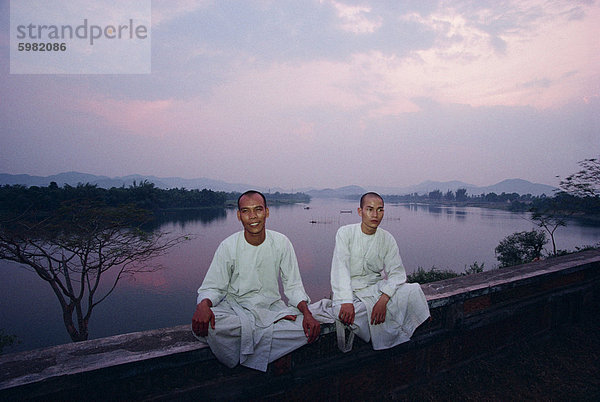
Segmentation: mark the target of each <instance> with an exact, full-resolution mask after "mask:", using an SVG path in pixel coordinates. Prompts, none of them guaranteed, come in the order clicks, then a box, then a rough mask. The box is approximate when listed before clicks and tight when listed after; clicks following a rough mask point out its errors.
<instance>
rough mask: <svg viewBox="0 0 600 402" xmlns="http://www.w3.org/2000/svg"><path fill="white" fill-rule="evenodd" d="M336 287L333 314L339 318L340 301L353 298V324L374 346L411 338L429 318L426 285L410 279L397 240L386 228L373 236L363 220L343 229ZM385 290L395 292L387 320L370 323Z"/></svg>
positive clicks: (337, 255) (335, 266)
mask: <svg viewBox="0 0 600 402" xmlns="http://www.w3.org/2000/svg"><path fill="white" fill-rule="evenodd" d="M331 289H332V292H333V298H332V303H333V308H334V311H333V314H334V316H335V317H336V318H337V317H338V315H339V311H340V307H341V304H343V303H354V307H355V319H354V325H352V329H353V330H354V332H355V333H356V334H357V335H358V336H359V337H360V338H361V339H363V340H364V341H365V342H368V341H369V340H371V342H372V344H373V349H375V350H380V349H387V348H391V347H393V346H396V345H398V344H400V343H403V342H406V341H408V340H409V339H410V337H411V336H412V334H413V332H414V331H415V329H417V327H418V326H419V325H421V324H422V323H423V322H424V321H425V320H427V318H429V307H428V305H427V300H426V298H425V295H424V294H423V290H422V289H421V286H420V285H419V284H418V283H414V284H411V283H406V271H405V269H404V265H403V264H402V259H401V257H400V252H399V250H398V245H397V243H396V240H395V239H394V237H393V236H392V235H391V234H390V233H389V232H387V231H386V230H384V229H381V228H377V231H376V232H375V233H374V234H373V235H367V234H365V233H363V232H362V230H361V224H360V223H358V224H352V225H347V226H342V227H341V228H339V229H338V232H337V234H336V238H335V249H334V251H333V260H332V263H331ZM382 293H385V294H387V295H388V296H389V297H390V301H389V302H388V304H387V311H386V318H385V321H384V322H383V323H381V324H378V325H371V312H372V310H373V307H374V306H375V303H377V301H378V300H379V298H380V297H381V294H382ZM363 304H364V306H363ZM338 324H340V322H339V321H338ZM338 333H339V332H338ZM339 341H340V337H338V342H339ZM338 346H340V349H342V350H343V351H348V350H349V348H347V347H346V348H344V345H338ZM350 347H351V345H350Z"/></svg>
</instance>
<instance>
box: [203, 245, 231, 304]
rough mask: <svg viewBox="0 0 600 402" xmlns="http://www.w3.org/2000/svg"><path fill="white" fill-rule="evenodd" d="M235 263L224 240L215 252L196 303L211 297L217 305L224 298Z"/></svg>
mask: <svg viewBox="0 0 600 402" xmlns="http://www.w3.org/2000/svg"><path fill="white" fill-rule="evenodd" d="M233 264H234V262H233V258H231V257H230V253H229V252H228V251H227V247H226V245H225V242H222V243H221V244H220V245H219V247H218V248H217V251H216V252H215V255H214V257H213V260H212V262H211V264H210V267H209V268H208V271H207V272H206V275H205V276H204V281H202V285H201V286H200V288H199V289H198V298H197V299H196V303H200V302H201V301H202V300H204V299H210V301H211V302H212V305H213V306H216V305H218V304H219V303H220V302H221V300H223V298H224V297H225V295H226V294H227V289H228V287H229V281H230V280H231V271H232V269H233Z"/></svg>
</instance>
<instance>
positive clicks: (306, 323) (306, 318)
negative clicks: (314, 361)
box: [302, 313, 321, 343]
mask: <svg viewBox="0 0 600 402" xmlns="http://www.w3.org/2000/svg"><path fill="white" fill-rule="evenodd" d="M302 328H304V335H306V337H307V338H308V343H311V342H314V341H316V340H317V338H318V337H319V334H320V333H321V324H320V323H319V321H317V320H315V317H313V316H312V314H311V313H308V314H304V315H303V318H302Z"/></svg>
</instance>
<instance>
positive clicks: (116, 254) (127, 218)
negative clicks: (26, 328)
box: [0, 200, 188, 342]
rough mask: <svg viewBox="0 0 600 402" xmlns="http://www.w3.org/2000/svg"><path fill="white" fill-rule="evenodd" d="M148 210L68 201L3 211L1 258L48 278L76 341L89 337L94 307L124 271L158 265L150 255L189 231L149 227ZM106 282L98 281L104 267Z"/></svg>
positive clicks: (155, 255)
mask: <svg viewBox="0 0 600 402" xmlns="http://www.w3.org/2000/svg"><path fill="white" fill-rule="evenodd" d="M149 216H150V215H149V212H148V211H144V210H140V209H137V208H134V207H131V206H120V207H110V206H107V205H106V204H102V203H97V202H90V201H87V200H82V201H72V202H68V203H63V205H62V206H61V207H60V208H58V209H56V210H53V211H40V210H28V211H26V212H24V213H19V214H15V213H13V214H12V216H11V214H10V213H7V212H6V211H4V216H3V218H2V219H0V258H1V259H4V260H9V261H14V262H17V263H19V264H21V265H24V266H27V267H29V268H32V269H33V270H34V271H35V272H36V273H37V275H38V276H39V277H40V278H41V279H42V280H44V281H46V282H47V283H48V284H49V285H50V287H51V288H52V291H53V292H54V294H55V296H56V297H57V299H58V301H59V303H60V306H61V308H62V319H63V322H64V325H65V328H66V330H67V332H68V334H69V336H70V337H71V339H72V340H73V341H74V342H77V341H83V340H86V339H88V323H89V320H90V317H91V315H92V311H93V309H94V308H95V307H96V306H97V305H98V304H99V303H101V302H102V301H103V300H104V299H106V298H107V297H108V296H109V295H110V294H111V293H112V292H113V290H114V289H115V287H116V286H117V283H118V282H119V280H120V279H121V278H122V277H123V276H124V275H132V274H134V273H139V272H151V271H155V270H157V269H159V268H160V266H159V265H157V264H154V263H153V262H152V261H151V260H152V259H153V258H155V257H157V256H159V255H162V254H164V253H165V252H166V251H167V250H169V249H170V248H171V247H173V246H175V245H177V244H179V243H180V242H182V241H184V240H186V239H187V238H188V237H187V236H177V237H171V236H170V235H169V234H168V233H166V232H159V231H155V232H147V231H144V230H143V229H142V225H143V224H144V223H145V222H146V221H147V220H148V218H149ZM109 270H110V271H111V272H112V273H113V274H114V275H110V279H107V280H106V282H108V285H107V286H104V285H103V286H100V285H101V282H102V278H104V277H108V275H105V274H106V272H107V271H109Z"/></svg>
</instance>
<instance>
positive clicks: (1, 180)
mask: <svg viewBox="0 0 600 402" xmlns="http://www.w3.org/2000/svg"><path fill="white" fill-rule="evenodd" d="M144 180H147V181H149V182H151V183H154V185H156V187H158V188H164V189H166V188H186V189H189V190H192V189H204V188H207V189H210V190H214V191H227V192H231V191H238V192H242V191H246V190H248V189H255V190H259V191H263V192H276V191H279V192H289V190H285V189H282V188H279V187H277V188H274V187H273V188H264V187H257V186H252V185H250V184H243V183H228V182H225V181H222V180H213V179H208V178H205V177H201V178H196V179H184V178H181V177H156V176H144V175H129V176H122V177H108V176H96V175H92V174H88V173H79V172H66V173H60V174H56V175H52V176H45V177H42V176H30V175H27V174H18V175H11V174H0V185H5V184H9V185H14V184H21V185H24V186H47V185H49V184H50V183H51V182H56V184H58V185H59V186H60V187H62V186H64V185H65V184H69V185H71V186H76V185H77V184H79V183H81V184H85V183H90V184H95V185H97V186H98V187H102V188H111V187H121V186H125V187H129V186H131V185H132V184H133V183H134V181H135V182H136V183H140V182H142V181H144ZM459 188H465V189H466V190H467V194H469V195H479V194H482V193H486V194H487V193H492V192H493V193H496V194H501V193H503V192H504V193H518V194H531V195H538V196H539V195H542V194H546V195H548V196H551V195H553V194H554V191H555V190H556V188H555V187H552V186H548V185H546V184H539V183H531V182H529V181H527V180H522V179H508V180H503V181H501V182H499V183H496V184H494V185H491V186H485V187H480V186H475V185H472V184H468V183H464V182H461V181H447V182H439V181H424V182H422V183H420V184H416V185H413V186H407V187H369V188H365V187H361V186H356V185H352V186H344V187H338V188H325V189H316V188H303V189H296V190H293V192H296V191H300V192H304V193H307V194H309V195H310V196H311V197H315V198H339V197H347V196H351V195H358V194H363V193H365V192H366V191H376V192H378V193H380V194H382V195H405V194H412V193H418V194H426V193H428V192H430V191H434V190H440V191H442V192H444V193H445V192H446V191H448V190H452V191H456V190H457V189H459Z"/></svg>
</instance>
